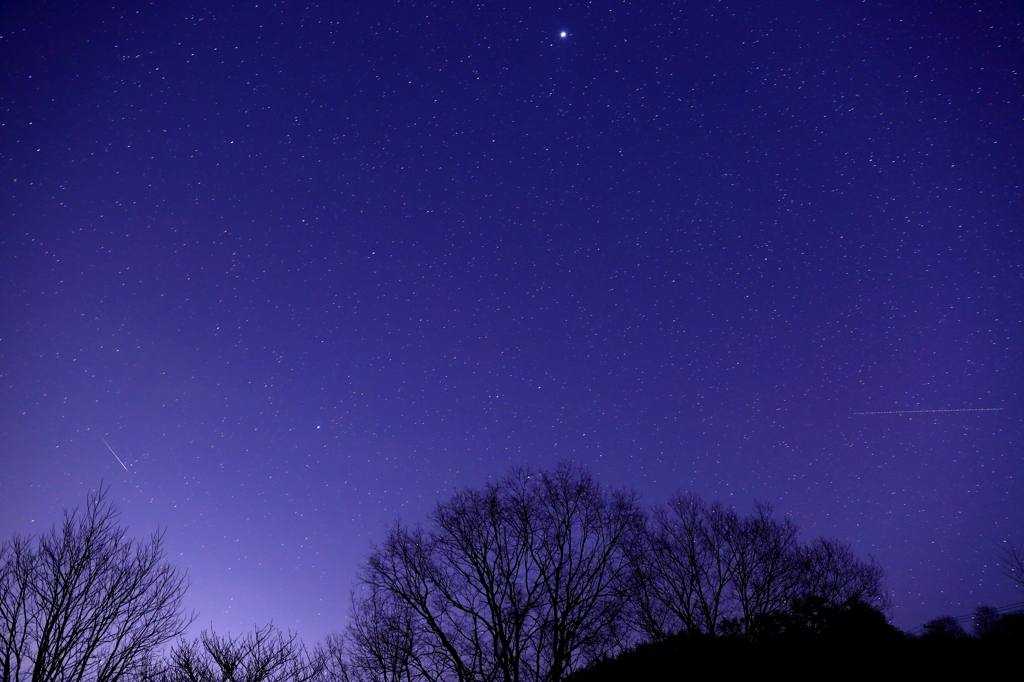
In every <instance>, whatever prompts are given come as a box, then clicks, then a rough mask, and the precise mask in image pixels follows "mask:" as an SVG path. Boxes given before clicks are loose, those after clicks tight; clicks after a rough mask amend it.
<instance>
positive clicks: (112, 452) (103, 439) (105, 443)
mask: <svg viewBox="0 0 1024 682" xmlns="http://www.w3.org/2000/svg"><path fill="white" fill-rule="evenodd" d="M96 435H97V436H100V434H98V433H97V434H96ZM100 440H101V441H103V444H104V445H106V446H107V450H110V454H112V455H113V456H114V459H116V460H117V463H118V464H120V465H121V466H122V467H124V470H125V471H128V467H126V466H124V462H122V461H121V458H120V457H118V456H117V453H116V452H114V448H112V447H110V443H108V442H107V439H106V438H104V437H103V436H100ZM128 473H129V474H130V473H131V472H130V471H128Z"/></svg>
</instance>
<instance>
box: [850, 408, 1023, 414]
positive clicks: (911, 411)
mask: <svg viewBox="0 0 1024 682" xmlns="http://www.w3.org/2000/svg"><path fill="white" fill-rule="evenodd" d="M1005 409H1006V408H1005V407H962V408H960V409H959V410H890V411H888V412H854V414H922V413H924V412H999V411H1000V410H1005Z"/></svg>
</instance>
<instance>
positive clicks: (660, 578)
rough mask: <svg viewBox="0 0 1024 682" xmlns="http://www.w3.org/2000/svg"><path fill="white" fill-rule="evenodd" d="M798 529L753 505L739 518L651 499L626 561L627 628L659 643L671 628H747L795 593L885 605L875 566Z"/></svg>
mask: <svg viewBox="0 0 1024 682" xmlns="http://www.w3.org/2000/svg"><path fill="white" fill-rule="evenodd" d="M797 534H798V529H797V527H796V525H795V524H794V523H793V522H792V521H790V520H788V519H782V520H780V519H776V518H774V517H773V515H772V509H771V507H770V506H769V505H768V504H766V503H763V502H758V503H755V506H754V510H753V513H752V514H750V515H749V516H746V517H740V516H739V515H738V514H737V513H736V512H735V511H734V510H733V509H731V508H729V507H726V506H724V505H722V504H719V503H715V504H710V505H708V504H705V503H704V501H703V500H701V499H700V497H698V496H697V495H695V494H693V493H689V494H686V495H676V496H674V497H673V498H672V499H671V500H670V501H669V504H668V506H667V507H655V509H654V511H653V513H652V514H651V516H650V518H649V519H648V521H647V523H646V526H645V532H644V534H643V536H642V539H641V541H640V542H639V543H637V544H635V545H634V546H632V548H631V558H632V561H633V565H634V581H633V589H632V608H631V610H630V616H631V622H632V623H633V626H634V627H635V628H636V629H637V630H638V631H639V632H640V633H641V634H642V635H643V636H644V637H645V638H647V639H649V640H652V641H660V640H664V639H665V638H667V637H669V636H671V635H674V634H676V633H678V632H681V631H682V632H690V633H704V634H710V635H718V634H734V635H744V636H753V635H755V634H757V631H760V629H761V628H762V627H763V626H765V625H769V626H770V625H771V624H772V623H775V622H776V621H778V618H776V616H777V615H779V614H783V613H785V612H787V611H789V610H791V609H792V608H793V607H794V605H795V603H796V602H797V601H798V600H800V599H807V598H814V599H815V600H817V601H816V603H821V604H824V605H827V606H829V607H830V608H832V607H840V608H843V607H846V606H850V605H853V604H854V603H855V602H857V601H858V600H860V601H863V602H864V603H866V604H868V605H871V606H873V607H875V608H879V609H884V608H886V607H887V606H888V597H887V594H886V592H885V589H884V578H885V576H884V573H883V571H882V569H881V568H880V567H879V566H878V565H877V564H876V563H875V562H874V561H873V560H870V561H866V562H865V561H862V560H860V559H858V558H857V557H855V556H854V554H853V552H852V551H851V550H850V548H849V547H847V546H846V545H843V544H841V543H839V542H837V541H835V540H816V541H814V542H812V543H811V544H810V545H808V546H806V547H805V546H801V545H800V544H799V543H798V542H797Z"/></svg>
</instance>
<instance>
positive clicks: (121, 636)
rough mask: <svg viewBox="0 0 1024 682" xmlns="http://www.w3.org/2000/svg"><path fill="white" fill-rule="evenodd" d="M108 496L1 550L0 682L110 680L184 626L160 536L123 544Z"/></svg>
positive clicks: (178, 586) (183, 582)
mask: <svg viewBox="0 0 1024 682" xmlns="http://www.w3.org/2000/svg"><path fill="white" fill-rule="evenodd" d="M105 495H106V490H105V489H101V490H99V491H98V492H95V493H92V494H90V495H89V498H88V500H87V502H86V505H85V509H84V510H82V511H79V510H78V509H75V510H74V511H70V512H69V511H65V513H64V522H63V524H62V525H61V527H60V528H59V529H58V528H57V527H54V528H53V529H52V530H51V531H50V532H49V533H46V534H44V535H42V536H40V537H39V538H23V537H19V536H15V537H14V538H13V539H12V540H10V541H9V542H6V543H4V544H3V546H2V547H0V618H2V622H0V661H2V665H3V668H2V670H0V673H2V677H0V679H2V681H3V682H20V681H21V680H32V682H51V681H52V682H77V681H79V680H86V679H89V680H96V681H97V682H107V681H111V682H112V681H114V680H118V679H121V678H122V677H124V676H126V675H128V674H129V673H133V672H134V671H136V669H137V668H139V667H140V666H142V665H144V664H145V663H146V661H147V660H148V658H149V656H150V654H151V653H152V652H153V650H155V649H156V648H157V647H159V646H160V645H162V644H164V643H165V642H167V641H168V640H170V639H172V638H174V637H176V636H178V635H180V634H181V633H182V632H183V631H184V629H185V627H186V625H187V623H188V622H189V621H188V619H187V618H185V617H184V615H183V613H182V609H181V600H182V597H183V596H184V592H185V589H186V588H187V586H188V581H187V579H186V577H185V575H184V574H183V573H180V572H179V571H178V570H177V569H175V568H174V567H172V566H171V565H170V564H168V563H166V562H165V561H164V552H163V546H162V540H163V533H162V532H157V533H154V534H153V535H152V536H151V537H150V539H149V541H148V542H137V541H132V540H129V539H126V538H125V528H123V527H118V526H117V525H116V521H117V517H118V515H119V514H118V511H117V509H116V508H115V507H114V505H113V504H110V503H108V502H106V500H105Z"/></svg>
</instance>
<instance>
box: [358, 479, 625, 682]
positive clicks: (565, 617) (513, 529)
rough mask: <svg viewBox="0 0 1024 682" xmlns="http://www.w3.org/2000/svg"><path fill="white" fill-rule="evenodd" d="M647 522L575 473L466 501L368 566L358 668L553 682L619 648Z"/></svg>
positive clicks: (513, 484)
mask: <svg viewBox="0 0 1024 682" xmlns="http://www.w3.org/2000/svg"><path fill="white" fill-rule="evenodd" d="M638 520H639V511H638V508H637V506H636V502H635V499H634V497H633V496H632V495H630V494H627V493H607V492H605V491H603V490H602V489H601V488H600V486H599V485H598V484H597V483H596V482H595V481H594V480H593V479H592V478H591V477H590V475H589V474H587V473H586V472H584V471H582V470H581V469H578V468H575V467H572V466H569V465H566V464H563V465H560V466H559V467H558V468H557V469H556V470H555V471H553V472H539V473H532V472H528V471H514V472H512V473H511V474H510V475H509V476H506V477H505V478H503V479H501V480H500V481H497V482H495V483H492V484H490V485H488V486H487V487H485V488H484V489H483V490H466V491H464V492H462V493H459V494H457V495H455V496H454V497H453V498H452V499H451V500H450V501H448V502H445V503H442V504H439V505H438V507H437V510H436V511H435V512H434V514H433V516H432V521H433V527H432V529H431V530H429V531H428V530H425V529H423V528H419V527H407V526H403V525H401V524H396V525H395V526H394V527H393V528H392V529H391V530H390V531H389V533H388V536H387V539H386V540H385V542H384V543H383V544H382V545H381V546H380V547H378V548H377V549H376V550H375V551H374V552H373V553H372V554H371V555H370V557H369V558H368V560H367V563H366V565H365V567H364V570H363V573H362V576H361V579H362V582H363V584H364V587H365V590H366V592H365V595H364V596H363V597H362V599H359V600H357V601H356V604H355V607H354V612H353V621H354V624H353V627H352V629H351V630H350V635H351V641H352V642H353V645H354V646H355V649H356V651H355V652H354V654H353V658H352V660H353V661H360V662H361V663H360V666H361V667H362V669H363V670H367V669H368V665H367V664H372V666H377V667H376V668H375V670H376V672H375V674H374V676H373V679H381V680H391V679H406V677H405V676H408V679H416V680H420V679H422V680H448V679H452V680H459V681H460V682H461V681H464V680H465V681H468V680H481V681H485V682H490V681H491V680H494V681H495V682H497V681H500V682H519V681H527V682H534V681H536V682H556V681H557V680H560V679H562V678H563V677H565V676H566V675H568V674H569V673H570V672H572V671H573V670H574V669H576V668H578V667H579V666H580V665H586V664H587V663H589V662H590V661H591V660H594V658H595V657H596V656H598V655H600V654H604V653H607V652H609V651H613V650H614V649H615V646H616V642H617V638H618V637H620V636H621V635H622V632H621V627H620V625H621V623H620V621H621V618H620V616H621V612H622V609H623V605H624V603H625V601H624V594H625V586H626V580H627V577H628V572H629V563H628V558H627V555H626V551H625V548H626V546H627V544H628V543H629V542H630V536H631V534H632V533H634V531H635V528H636V527H637V525H638ZM381 633H390V634H389V635H388V636H387V637H381V636H380V635H381ZM389 666H391V667H390V670H386V669H387V668H389Z"/></svg>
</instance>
